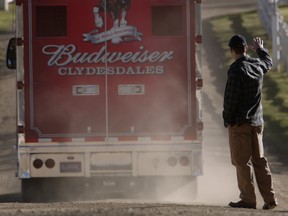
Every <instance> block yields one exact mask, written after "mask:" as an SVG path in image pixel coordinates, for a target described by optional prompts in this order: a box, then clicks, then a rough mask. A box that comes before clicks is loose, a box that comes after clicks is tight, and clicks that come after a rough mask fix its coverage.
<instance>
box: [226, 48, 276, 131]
mask: <svg viewBox="0 0 288 216" xmlns="http://www.w3.org/2000/svg"><path fill="white" fill-rule="evenodd" d="M257 54H258V56H259V58H251V57H250V56H248V55H246V56H243V57H241V58H239V59H237V60H236V61H235V62H234V63H232V64H231V65H230V68H229V70H228V80H227V83H226V88H225V94H224V111H223V119H224V126H225V127H227V126H228V125H232V126H233V125H235V124H236V125H242V124H244V123H249V124H251V125H254V126H260V125H262V124H263V123H264V121H263V111H262V104H261V98H262V85H263V76H264V74H265V73H266V72H268V71H269V70H270V69H271V68H272V59H271V58H270V56H269V54H268V51H267V50H265V49H260V48H259V49H257Z"/></svg>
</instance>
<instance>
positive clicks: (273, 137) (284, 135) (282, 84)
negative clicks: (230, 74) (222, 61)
mask: <svg viewBox="0 0 288 216" xmlns="http://www.w3.org/2000/svg"><path fill="white" fill-rule="evenodd" d="M287 12H288V10H287V7H286V8H283V7H282V8H281V13H283V14H286V13H287ZM287 15H288V13H287ZM287 17H288V16H287ZM208 22H209V25H210V26H211V28H212V30H213V33H214V34H215V35H216V38H217V39H218V41H217V42H218V43H219V44H221V48H222V49H223V52H224V53H225V58H226V60H227V61H226V62H227V64H226V65H225V68H228V66H229V65H230V64H231V62H232V61H233V60H232V59H231V57H230V56H231V55H230V50H229V48H228V47H227V41H229V39H230V37H231V35H233V34H235V33H237V34H243V35H244V36H246V37H247V40H248V41H247V42H248V43H251V40H252V37H253V36H260V37H262V38H263V39H264V41H265V44H264V45H265V47H266V48H268V49H269V50H270V53H271V39H269V38H268V35H267V34H266V32H265V31H264V29H263V27H262V25H261V23H260V20H259V17H258V14H257V12H256V11H251V12H247V13H242V14H235V15H227V16H223V17H218V18H214V19H210V20H209V21H208ZM249 54H252V53H251V52H249ZM287 92H288V71H283V69H282V71H280V72H277V71H273V70H272V71H271V72H269V73H268V74H267V75H266V76H265V79H264V89H263V106H264V120H265V131H264V143H265V146H266V150H267V149H268V152H269V153H270V154H275V155H278V156H279V159H280V160H281V161H282V162H284V163H288V160H287V154H288V144H287V140H288V114H287V113H288V94H287Z"/></svg>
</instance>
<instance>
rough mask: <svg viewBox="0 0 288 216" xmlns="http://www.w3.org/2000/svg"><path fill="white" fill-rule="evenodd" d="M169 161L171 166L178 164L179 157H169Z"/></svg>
mask: <svg viewBox="0 0 288 216" xmlns="http://www.w3.org/2000/svg"><path fill="white" fill-rule="evenodd" d="M167 163H168V165H169V166H172V167H173V166H176V165H177V159H176V158H175V157H169V158H168V160H167Z"/></svg>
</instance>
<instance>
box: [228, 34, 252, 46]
mask: <svg viewBox="0 0 288 216" xmlns="http://www.w3.org/2000/svg"><path fill="white" fill-rule="evenodd" d="M228 46H229V47H231V48H242V47H244V46H247V43H246V39H245V37H243V36H242V35H234V36H233V37H232V38H231V39H230V41H229V44H228Z"/></svg>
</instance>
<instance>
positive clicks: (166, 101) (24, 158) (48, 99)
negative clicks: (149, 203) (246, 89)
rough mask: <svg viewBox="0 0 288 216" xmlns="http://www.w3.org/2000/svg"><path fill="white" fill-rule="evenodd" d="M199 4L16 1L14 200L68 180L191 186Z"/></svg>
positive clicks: (197, 169)
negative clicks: (17, 190)
mask: <svg viewBox="0 0 288 216" xmlns="http://www.w3.org/2000/svg"><path fill="white" fill-rule="evenodd" d="M200 11H201V0H135V1H133V0H122V1H119V0H81V1H80V0H16V37H15V38H14V39H13V40H12V41H10V42H11V43H10V45H11V46H9V49H8V51H7V56H8V58H7V65H8V67H10V68H13V67H16V65H17V69H16V71H17V124H18V125H17V127H18V130H17V131H18V134H17V137H18V143H17V153H18V170H17V175H18V177H19V178H20V179H21V181H22V194H23V199H24V201H31V200H34V199H36V197H37V194H38V197H45V195H46V194H48V193H52V192H53V190H54V192H55V191H56V188H57V187H56V185H57V184H58V183H59V184H60V182H62V183H61V184H62V186H63V181H64V182H65V180H68V179H74V180H75V179H76V181H75V182H81V181H82V180H83V179H84V181H87V182H90V183H93V182H94V183H95V182H97V184H96V183H95V185H96V188H101V187H104V186H105V184H106V185H107V184H108V183H107V182H110V183H111V182H113V185H117V184H120V185H122V186H123V185H124V184H127V185H128V187H127V191H128V188H129V187H133V186H134V188H137V190H141V189H144V190H147V188H145V187H144V186H143V184H144V183H147V184H148V185H149V188H152V183H155V182H158V183H160V184H158V185H157V187H160V186H161V185H162V184H163V183H164V179H167V180H169V181H170V182H171V183H172V184H171V185H170V186H169V188H172V187H174V186H175V188H179V187H181V186H183V184H184V183H189V182H192V183H193V184H194V185H196V178H197V176H199V175H201V174H202V130H203V123H202V120H201V87H202V78H201V41H202V37H201V12H200ZM13 44H16V46H14V48H15V47H16V61H15V59H14V58H15V55H13V52H12V51H13V50H14V49H13ZM11 52H12V54H11ZM176 179H185V180H184V181H181V183H179V184H176V181H175V180H176ZM80 180H81V181H80ZM169 181H168V182H169ZM51 182H52V183H51ZM105 182H106V183H105ZM140 182H141V184H140ZM49 184H52V185H53V187H52V188H51V187H48V185H49ZM61 184H60V185H61ZM79 184H80V183H79ZM75 185H76V184H73V187H75ZM103 185H104V186H103ZM155 187H156V186H155ZM194 188H195V189H196V186H195V187H194ZM154 189H155V188H154ZM154 189H153V190H154ZM57 190H59V188H58V189H57ZM124 193H125V190H124ZM191 193H195V191H191Z"/></svg>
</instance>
